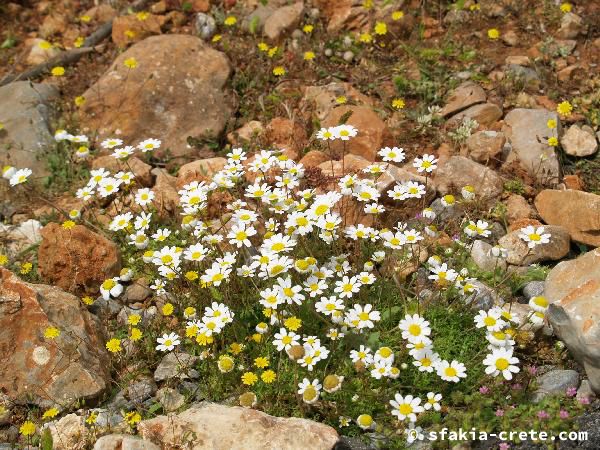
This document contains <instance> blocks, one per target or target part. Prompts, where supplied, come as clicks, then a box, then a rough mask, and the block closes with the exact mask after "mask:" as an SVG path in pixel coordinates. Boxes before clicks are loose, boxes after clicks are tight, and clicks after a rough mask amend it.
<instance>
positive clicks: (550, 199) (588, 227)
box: [535, 189, 600, 247]
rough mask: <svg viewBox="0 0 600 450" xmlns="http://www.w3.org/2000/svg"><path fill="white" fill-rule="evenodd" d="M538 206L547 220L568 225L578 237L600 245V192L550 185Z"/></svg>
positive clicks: (538, 199)
mask: <svg viewBox="0 0 600 450" xmlns="http://www.w3.org/2000/svg"><path fill="white" fill-rule="evenodd" d="M535 207H536V208H537V210H538V213H539V214H540V216H541V217H542V219H543V220H544V222H546V223H548V224H552V225H560V226H563V227H565V228H566V229H567V230H568V231H569V234H570V235H571V239H573V240H574V241H577V242H581V243H583V244H587V245H592V246H594V247H600V195H596V194H591V193H589V192H583V191H573V190H566V191H557V190H552V189H546V190H544V191H542V192H540V193H539V194H538V196H537V197H536V198H535Z"/></svg>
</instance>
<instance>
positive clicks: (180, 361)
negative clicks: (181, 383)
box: [154, 353, 199, 381]
mask: <svg viewBox="0 0 600 450" xmlns="http://www.w3.org/2000/svg"><path fill="white" fill-rule="evenodd" d="M198 359H199V358H198V357H197V356H193V355H190V354H188V353H167V354H166V355H165V356H164V357H163V359H162V360H161V362H160V364H159V365H158V367H157V368H156V370H155V371H154V380H155V381H164V380H168V379H170V378H176V377H177V378H179V379H182V380H183V379H188V378H198V372H197V371H196V370H195V369H193V366H194V364H196V362H198Z"/></svg>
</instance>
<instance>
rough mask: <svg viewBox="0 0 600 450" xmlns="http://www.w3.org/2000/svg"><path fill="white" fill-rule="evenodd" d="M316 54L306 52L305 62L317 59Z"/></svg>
mask: <svg viewBox="0 0 600 450" xmlns="http://www.w3.org/2000/svg"><path fill="white" fill-rule="evenodd" d="M315 56H316V55H315V52H312V51H308V52H304V60H305V61H312V60H313V59H315Z"/></svg>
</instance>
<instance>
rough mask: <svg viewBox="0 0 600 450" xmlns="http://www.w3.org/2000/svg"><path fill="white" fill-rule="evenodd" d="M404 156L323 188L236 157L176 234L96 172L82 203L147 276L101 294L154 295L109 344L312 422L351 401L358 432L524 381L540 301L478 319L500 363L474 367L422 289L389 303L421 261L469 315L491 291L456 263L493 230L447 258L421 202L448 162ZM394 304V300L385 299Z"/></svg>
mask: <svg viewBox="0 0 600 450" xmlns="http://www.w3.org/2000/svg"><path fill="white" fill-rule="evenodd" d="M431 114H437V110H435V111H433V110H432V112H431ZM471 125H472V124H471ZM359 134H360V130H358V129H356V128H355V127H353V126H351V125H348V124H342V125H338V126H335V127H329V128H322V129H320V130H319V131H318V132H317V138H318V139H319V140H320V141H322V142H323V143H324V145H329V144H330V143H332V142H334V141H338V142H342V143H346V142H347V141H350V140H351V139H353V138H354V137H356V136H358V135H359ZM56 138H57V140H68V141H70V142H75V143H77V144H78V145H79V146H82V145H86V146H87V147H88V148H89V145H87V144H88V143H89V141H88V140H87V138H85V137H84V136H72V135H70V134H68V133H66V132H60V133H57V136H56ZM160 145H161V142H160V141H159V140H157V139H153V138H151V139H146V140H143V141H142V142H139V143H137V144H135V145H129V144H127V143H125V142H123V141H122V140H121V139H119V138H108V139H105V140H104V141H103V142H101V144H100V146H101V147H102V148H103V149H105V150H107V151H109V152H110V154H111V156H112V157H113V158H115V159H116V160H119V161H123V162H127V161H128V159H129V158H131V157H133V156H134V155H136V154H138V153H142V154H143V153H148V152H152V151H154V150H157V149H159V148H160ZM343 148H344V149H345V148H346V147H345V145H343ZM342 157H343V155H342ZM406 158H407V156H406V152H405V151H404V150H403V149H402V148H401V147H385V148H382V149H380V150H379V152H378V158H377V159H378V160H377V161H373V162H371V163H369V164H367V165H365V166H364V167H361V168H359V169H356V170H352V171H347V172H346V173H344V174H342V175H341V176H339V177H338V178H337V179H335V181H334V183H333V184H332V186H331V188H328V189H327V190H324V189H322V188H319V187H315V186H314V185H313V184H311V182H310V180H309V177H305V174H306V172H307V170H306V169H305V167H303V165H302V164H299V163H297V162H295V161H293V160H291V159H290V158H288V157H287V156H286V153H285V152H281V151H274V150H267V149H261V150H259V151H257V152H256V153H254V154H249V153H247V152H246V151H245V150H243V149H241V148H232V149H230V151H229V152H228V153H227V158H226V162H225V164H224V165H223V167H222V168H221V169H219V170H217V171H215V172H214V173H212V174H210V176H205V177H202V179H198V180H193V179H192V180H189V181H187V182H186V183H185V184H182V185H180V186H179V188H178V191H177V196H178V200H179V208H180V209H179V217H176V219H177V223H176V225H172V224H166V223H167V222H165V221H164V220H163V219H162V218H161V217H160V215H159V214H158V211H157V204H156V197H157V194H158V193H156V192H154V191H153V190H152V189H150V188H147V187H140V186H139V185H138V184H137V183H136V179H135V175H134V173H132V172H131V171H128V170H126V169H123V170H122V171H113V172H111V171H109V170H107V169H106V168H98V169H95V170H92V171H91V174H90V179H89V181H88V182H87V184H86V185H85V186H83V187H81V188H80V189H79V190H78V191H77V193H76V196H77V197H78V198H81V199H82V200H84V201H85V202H87V203H88V204H89V203H92V202H95V203H97V204H98V205H102V206H103V207H105V209H106V211H110V212H108V214H109V215H110V220H109V221H108V224H107V228H108V231H109V232H110V233H112V235H113V237H114V239H115V240H117V241H118V242H121V243H122V244H123V245H124V246H125V247H127V248H128V252H129V254H131V255H132V256H131V258H130V261H131V266H132V267H133V266H135V268H136V269H135V270H131V269H127V270H125V271H124V272H122V273H121V274H120V276H118V277H113V278H109V279H107V280H105V281H104V282H103V283H102V284H101V286H99V289H100V293H101V296H102V298H103V299H104V300H111V299H119V298H120V297H121V296H122V294H123V292H124V291H125V288H126V287H127V285H128V284H129V283H132V282H133V281H134V280H133V279H134V278H135V276H136V274H142V273H143V275H144V277H145V278H146V279H147V281H148V286H149V288H150V289H151V290H152V292H153V295H154V299H155V300H156V307H154V306H153V307H154V308H155V309H156V311H155V312H154V314H153V315H149V314H148V315H146V314H142V313H140V314H139V315H138V314H135V315H130V316H129V318H128V319H127V327H128V329H127V333H126V336H127V337H123V336H125V333H123V332H121V333H120V334H115V335H118V336H121V337H120V338H116V337H113V338H111V339H110V340H109V341H108V342H107V343H106V345H107V349H108V350H109V351H110V352H111V353H112V354H114V355H121V354H123V353H127V354H135V352H133V351H130V350H131V349H135V348H136V347H137V346H140V348H142V345H143V346H144V347H143V348H145V349H147V348H153V349H155V351H156V353H157V355H156V358H157V360H158V359H159V358H160V357H163V356H164V355H165V353H173V354H174V355H175V357H177V358H178V357H179V356H180V355H181V354H182V353H191V354H194V355H198V357H199V361H200V363H199V366H198V370H201V371H203V372H204V373H205V374H207V376H210V375H211V374H212V376H213V377H215V379H217V380H219V383H223V385H224V386H226V387H224V388H223V390H228V395H230V394H235V398H237V399H239V402H240V404H241V405H242V406H244V407H258V408H261V407H266V405H268V403H269V401H270V399H272V398H273V396H274V395H275V396H277V397H281V396H285V395H286V393H287V394H288V395H289V398H288V399H289V400H290V401H291V402H294V403H295V404H300V405H302V408H303V411H306V412H307V413H309V414H310V411H312V410H313V408H314V410H315V411H320V413H323V414H325V415H326V414H327V411H328V409H330V408H331V405H333V404H336V402H337V403H339V404H341V402H343V401H344V399H345V398H352V400H351V401H350V402H348V403H347V404H346V407H347V408H349V410H348V411H347V412H346V411H344V413H343V414H344V415H343V416H341V418H340V416H339V411H338V410H337V409H335V408H334V409H335V411H334V410H331V413H332V414H334V413H335V414H336V415H335V422H336V423H338V422H339V426H356V427H358V428H359V429H362V430H374V429H377V427H378V426H381V424H383V423H388V424H390V423H392V422H395V421H400V422H402V425H401V426H402V427H404V428H407V429H414V428H415V427H416V422H417V421H418V418H419V417H420V416H421V415H422V414H428V412H430V411H440V410H441V404H442V399H443V398H448V396H447V393H451V392H452V390H453V389H455V388H456V387H457V386H463V385H464V384H465V381H464V380H465V379H467V377H468V376H469V373H471V371H472V370H474V365H475V364H479V366H482V370H483V367H485V372H486V373H487V374H488V375H489V376H491V377H498V376H502V377H503V378H504V379H507V380H508V379H511V378H512V377H513V375H514V374H516V373H518V371H519V359H518V358H517V357H516V356H515V346H514V343H515V341H514V339H513V338H514V337H515V333H516V330H517V329H518V327H521V326H525V325H526V326H528V327H529V329H531V330H534V329H535V328H536V327H539V326H541V325H540V324H541V323H543V314H544V312H545V308H546V307H547V304H544V301H543V300H541V299H539V298H534V299H532V300H531V302H530V305H531V313H530V314H529V315H528V316H527V317H519V316H518V315H517V314H515V313H513V312H512V311H511V309H510V305H502V306H494V307H492V308H491V309H488V310H481V311H479V313H478V314H476V315H475V314H473V315H474V316H475V319H474V320H475V327H474V329H475V332H477V333H479V332H480V331H478V330H477V329H478V328H479V329H485V332H486V339H485V340H481V348H480V349H479V350H480V351H486V352H487V353H488V354H487V356H486V357H485V358H484V359H483V360H481V359H480V360H479V361H474V360H467V359H464V358H463V357H462V356H461V355H460V353H456V354H452V353H450V354H448V353H447V352H444V351H442V350H440V347H439V346H438V344H437V341H436V343H435V344H434V338H435V339H443V336H441V335H439V334H438V330H436V329H434V327H432V325H431V323H430V322H429V321H428V320H427V309H426V308H425V309H424V310H423V311H420V309H419V307H418V304H419V301H420V300H418V299H419V298H420V297H422V296H423V295H424V292H420V293H417V292H416V291H414V285H413V284H411V281H410V280H408V281H406V282H405V284H404V285H403V286H402V287H401V289H398V290H394V291H393V292H390V291H392V290H393V289H395V288H393V286H394V284H393V283H392V281H391V280H390V279H389V277H386V275H384V274H385V271H384V270H383V269H384V265H385V264H386V262H387V261H388V260H391V259H392V258H393V259H394V260H395V261H398V263H399V264H400V265H402V264H409V263H413V262H414V261H415V260H416V261H417V263H418V266H420V273H421V275H422V277H421V278H422V279H421V281H420V282H421V283H424V284H425V285H426V287H427V289H429V290H430V291H431V292H433V293H435V294H436V295H438V297H439V298H440V299H442V300H443V301H447V302H448V303H450V302H456V303H457V304H458V305H462V307H463V309H461V310H460V311H461V314H462V313H463V312H462V311H469V310H468V309H467V308H468V306H467V305H469V303H470V300H471V299H472V298H473V297H474V296H475V295H476V294H477V293H478V290H479V286H480V284H479V281H478V280H477V278H476V277H475V276H474V275H473V273H472V271H470V270H468V269H467V268H466V267H463V266H461V261H462V260H461V259H460V258H455V257H454V256H453V253H454V252H460V251H463V250H465V249H468V247H469V245H470V244H471V243H472V242H473V241H474V240H475V239H491V235H492V226H491V225H490V223H489V222H487V221H485V220H483V219H480V218H470V219H468V220H466V221H465V222H464V223H463V224H462V225H461V229H462V232H460V233H459V234H458V235H456V236H454V237H453V238H452V239H451V240H450V241H451V243H450V247H447V248H446V249H445V250H444V249H442V251H437V250H438V248H437V247H438V246H437V242H438V241H437V240H438V239H439V238H440V236H441V235H442V233H443V230H442V229H441V228H442V227H443V226H444V223H443V221H442V220H441V219H440V218H439V217H438V214H437V213H436V212H435V211H434V209H433V208H432V207H427V205H426V204H425V202H426V195H427V192H428V180H429V178H430V177H431V176H432V174H433V172H434V171H435V170H436V168H437V165H438V162H439V161H438V159H437V157H436V156H435V155H432V154H423V155H420V156H418V157H416V158H414V159H413V160H412V161H409V162H407V161H406ZM407 163H408V164H411V165H412V166H413V168H414V170H415V172H416V173H417V174H415V176H414V178H413V179H408V180H405V181H398V182H389V181H382V180H389V179H393V177H391V176H390V173H391V172H390V171H392V170H393V166H395V165H397V164H407ZM120 167H127V165H126V164H125V165H124V166H120ZM125 199H128V201H125ZM223 199H225V200H223ZM117 200H119V201H118V202H117ZM475 200H477V192H476V190H475V189H474V188H473V187H472V186H463V187H460V190H459V191H458V192H456V193H452V194H447V195H445V196H443V197H442V198H441V199H440V202H441V203H440V204H441V207H442V208H448V209H451V208H454V207H456V205H457V204H459V203H465V204H467V203H469V202H474V201H475ZM408 202H411V203H410V204H412V205H414V204H417V205H422V207H421V206H419V207H417V210H418V211H417V214H416V217H415V218H414V219H411V220H407V221H397V220H394V221H391V223H390V219H389V217H388V216H387V215H386V212H388V211H390V210H392V209H402V208H404V207H405V206H406V205H408V204H409V203H408ZM111 203H112V204H113V205H111ZM107 205H110V206H108V207H107ZM113 206H114V207H113ZM215 211H216V213H215ZM536 236H538V237H539V239H538V237H536ZM522 238H523V239H524V240H526V241H527V242H530V243H532V242H533V243H535V244H534V245H537V243H543V242H545V241H547V238H548V236H546V234H545V233H544V230H543V229H542V230H540V229H539V228H537V229H533V230H530V229H526V230H523V234H522ZM427 249H429V250H431V252H429V251H428V255H427V256H425V258H424V259H423V261H424V262H423V261H421V262H419V255H420V254H422V252H424V251H427ZM496 252H497V253H498V255H499V257H500V256H502V255H503V252H502V251H501V249H499V248H498V249H496ZM427 289H425V290H427ZM407 292H409V294H407ZM394 295H395V296H396V297H395V298H394V301H393V304H389V301H384V300H382V297H386V298H387V297H390V296H392V297H393V296H394ZM142 317H143V319H142ZM469 320H470V319H469ZM145 327H147V329H145ZM398 342H401V343H402V344H401V345H400V346H399V345H398ZM438 351H439V352H440V353H441V354H440V353H438ZM442 355H443V356H442ZM451 355H455V356H456V357H451ZM406 373H412V374H414V376H416V377H423V378H424V379H428V380H431V379H433V380H435V383H436V385H435V386H436V388H435V389H421V390H415V391H414V392H408V391H406V392H405V391H404V388H402V390H400V389H398V388H397V387H396V386H399V385H403V383H402V379H403V376H405V374H406ZM354 380H360V383H359V385H357V384H356V383H355V382H354ZM394 380H399V384H396V382H394ZM438 387H439V389H438ZM382 399H383V400H384V401H383V402H382V401H381V400H382ZM365 405H371V406H370V408H369V409H368V410H367V408H366V406H365ZM323 411H325V412H323ZM332 423H333V421H332ZM351 424H353V425H351ZM397 425H398V424H397V423H396V424H395V426H397Z"/></svg>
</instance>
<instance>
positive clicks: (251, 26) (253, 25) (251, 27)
mask: <svg viewBox="0 0 600 450" xmlns="http://www.w3.org/2000/svg"><path fill="white" fill-rule="evenodd" d="M259 24H260V20H259V19H258V16H254V17H253V18H252V20H251V21H250V23H249V24H248V31H250V33H251V34H256V32H257V31H258V25H259Z"/></svg>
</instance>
